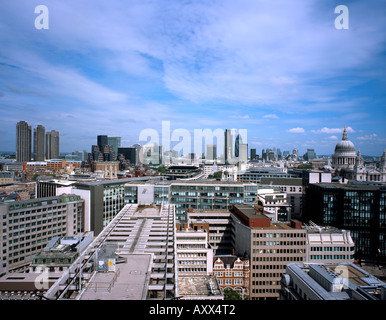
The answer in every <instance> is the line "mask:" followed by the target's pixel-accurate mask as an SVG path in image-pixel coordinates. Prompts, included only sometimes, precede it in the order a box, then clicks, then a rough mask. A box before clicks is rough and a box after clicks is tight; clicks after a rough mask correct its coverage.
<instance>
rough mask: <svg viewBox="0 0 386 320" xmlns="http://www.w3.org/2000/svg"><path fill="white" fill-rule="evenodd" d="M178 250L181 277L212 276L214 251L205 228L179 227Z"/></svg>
mask: <svg viewBox="0 0 386 320" xmlns="http://www.w3.org/2000/svg"><path fill="white" fill-rule="evenodd" d="M176 248H177V265H178V275H179V276H189V275H210V274H212V272H213V249H211V248H210V247H209V245H208V232H207V231H206V230H205V229H204V228H197V226H196V228H194V227H193V228H192V227H187V225H186V227H185V225H177V227H176Z"/></svg>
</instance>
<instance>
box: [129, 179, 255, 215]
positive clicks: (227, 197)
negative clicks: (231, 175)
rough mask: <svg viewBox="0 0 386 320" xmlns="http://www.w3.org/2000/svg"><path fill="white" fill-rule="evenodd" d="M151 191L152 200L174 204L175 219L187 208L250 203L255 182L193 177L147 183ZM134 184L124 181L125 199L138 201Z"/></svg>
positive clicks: (219, 208)
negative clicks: (175, 180) (170, 181)
mask: <svg viewBox="0 0 386 320" xmlns="http://www.w3.org/2000/svg"><path fill="white" fill-rule="evenodd" d="M150 188H151V189H152V192H153V193H154V196H153V203H155V204H166V203H169V204H174V205H175V208H176V218H177V220H181V221H186V214H187V212H188V210H189V209H198V210H230V209H231V208H232V206H233V205H234V204H251V205H253V204H254V203H255V201H256V198H257V184H253V183H241V182H218V181H215V182H214V181H205V182H204V181H194V182H187V181H186V182H172V183H160V184H154V185H148V186H147V189H150ZM140 199H141V193H140V192H138V185H136V184H126V186H125V203H126V204H129V203H140V202H141V200H140Z"/></svg>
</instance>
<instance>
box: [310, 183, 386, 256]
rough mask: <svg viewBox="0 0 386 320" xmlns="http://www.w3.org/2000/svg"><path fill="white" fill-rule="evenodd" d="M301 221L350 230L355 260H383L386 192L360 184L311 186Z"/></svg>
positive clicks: (385, 237)
mask: <svg viewBox="0 0 386 320" xmlns="http://www.w3.org/2000/svg"><path fill="white" fill-rule="evenodd" d="M305 200H306V203H305V212H304V217H303V221H309V220H311V221H313V222H315V223H317V224H320V225H329V226H333V227H337V228H339V229H345V230H350V232H351V237H352V239H353V241H354V243H355V253H356V257H355V258H356V259H358V260H360V259H362V260H368V261H373V262H382V261H386V241H385V239H386V189H385V188H384V187H382V186H376V185H363V184H337V183H316V184H310V185H309V187H308V188H307V190H306V195H305Z"/></svg>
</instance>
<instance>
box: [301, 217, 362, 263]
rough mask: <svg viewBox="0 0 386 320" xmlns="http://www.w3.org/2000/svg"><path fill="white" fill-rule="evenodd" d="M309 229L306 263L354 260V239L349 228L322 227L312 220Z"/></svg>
mask: <svg viewBox="0 0 386 320" xmlns="http://www.w3.org/2000/svg"><path fill="white" fill-rule="evenodd" d="M305 229H306V230H307V256H306V260H305V263H319V264H320V263H326V264H327V263H336V264H339V263H343V262H354V241H353V240H352V238H351V235H350V231H349V230H341V229H338V228H335V227H330V226H327V227H322V226H319V225H317V224H316V223H314V222H312V221H310V222H309V223H308V224H305Z"/></svg>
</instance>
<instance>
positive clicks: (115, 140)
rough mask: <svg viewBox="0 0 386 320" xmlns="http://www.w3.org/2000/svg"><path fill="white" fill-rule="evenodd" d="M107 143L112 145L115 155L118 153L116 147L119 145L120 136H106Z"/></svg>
mask: <svg viewBox="0 0 386 320" xmlns="http://www.w3.org/2000/svg"><path fill="white" fill-rule="evenodd" d="M107 144H108V145H110V146H112V147H113V151H114V154H115V157H116V156H117V155H118V148H119V147H120V146H121V137H107ZM114 160H115V159H114Z"/></svg>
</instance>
